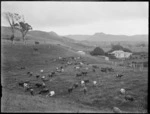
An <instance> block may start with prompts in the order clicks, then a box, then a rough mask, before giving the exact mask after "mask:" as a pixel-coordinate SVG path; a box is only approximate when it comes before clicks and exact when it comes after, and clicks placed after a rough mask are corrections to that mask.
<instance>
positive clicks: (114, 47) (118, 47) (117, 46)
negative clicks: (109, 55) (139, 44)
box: [108, 45, 132, 52]
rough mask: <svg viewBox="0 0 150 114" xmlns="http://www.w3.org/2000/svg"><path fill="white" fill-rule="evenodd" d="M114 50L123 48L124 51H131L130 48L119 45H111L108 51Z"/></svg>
mask: <svg viewBox="0 0 150 114" xmlns="http://www.w3.org/2000/svg"><path fill="white" fill-rule="evenodd" d="M115 50H123V51H124V52H132V51H131V50H129V49H127V48H124V47H122V46H121V45H112V49H111V50H110V51H108V52H113V51H115Z"/></svg>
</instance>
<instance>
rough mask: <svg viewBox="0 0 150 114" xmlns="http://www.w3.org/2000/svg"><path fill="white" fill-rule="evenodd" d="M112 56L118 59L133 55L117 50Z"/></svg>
mask: <svg viewBox="0 0 150 114" xmlns="http://www.w3.org/2000/svg"><path fill="white" fill-rule="evenodd" d="M110 54H113V55H114V56H115V57H116V58H129V57H130V56H131V55H132V53H130V52H124V51H122V50H116V51H113V52H112V53H110Z"/></svg>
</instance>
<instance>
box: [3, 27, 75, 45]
mask: <svg viewBox="0 0 150 114" xmlns="http://www.w3.org/2000/svg"><path fill="white" fill-rule="evenodd" d="M11 34H12V32H11V29H10V27H1V37H2V38H4V39H5V38H9V37H10V36H11ZM18 37H22V36H21V33H20V31H18V30H15V38H18ZM26 38H27V40H40V41H41V40H47V41H54V40H55V41H59V42H65V41H67V42H74V40H73V39H70V38H67V37H62V36H59V35H58V34H56V33H55V32H53V31H51V32H45V31H39V30H32V31H29V32H28V33H27V36H26Z"/></svg>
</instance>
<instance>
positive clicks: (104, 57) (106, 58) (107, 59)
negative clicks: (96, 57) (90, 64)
mask: <svg viewBox="0 0 150 114" xmlns="http://www.w3.org/2000/svg"><path fill="white" fill-rule="evenodd" d="M100 57H101V58H103V59H105V60H106V61H109V57H106V56H100Z"/></svg>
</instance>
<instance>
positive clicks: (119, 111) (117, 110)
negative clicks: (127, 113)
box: [113, 107, 122, 113]
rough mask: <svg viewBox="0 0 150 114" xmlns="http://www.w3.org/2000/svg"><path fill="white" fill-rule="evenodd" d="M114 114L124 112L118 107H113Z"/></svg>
mask: <svg viewBox="0 0 150 114" xmlns="http://www.w3.org/2000/svg"><path fill="white" fill-rule="evenodd" d="M113 112H114V113H122V111H121V110H120V109H119V108H118V107H113Z"/></svg>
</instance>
